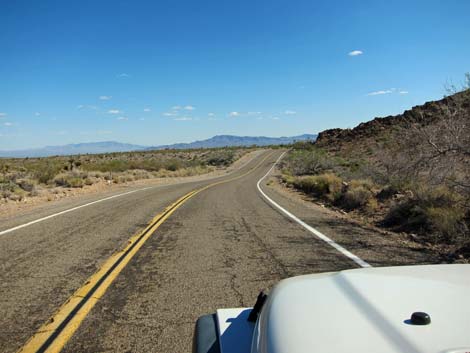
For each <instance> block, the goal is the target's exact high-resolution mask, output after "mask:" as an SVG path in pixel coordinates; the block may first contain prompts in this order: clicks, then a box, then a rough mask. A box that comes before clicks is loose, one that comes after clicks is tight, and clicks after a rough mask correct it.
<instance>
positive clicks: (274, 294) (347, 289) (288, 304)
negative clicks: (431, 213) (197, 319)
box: [223, 265, 470, 353]
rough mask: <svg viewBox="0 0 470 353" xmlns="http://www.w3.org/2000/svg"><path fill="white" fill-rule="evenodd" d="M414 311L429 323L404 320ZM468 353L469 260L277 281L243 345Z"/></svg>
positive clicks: (290, 350) (290, 351)
mask: <svg viewBox="0 0 470 353" xmlns="http://www.w3.org/2000/svg"><path fill="white" fill-rule="evenodd" d="M417 311H422V312H426V313H427V314H429V316H430V317H431V324H429V325H425V326H416V325H411V324H410V323H409V321H408V320H409V319H410V317H411V314H412V313H413V312H417ZM250 336H251V335H250ZM469 351H470V265H431V266H406V267H389V268H370V269H357V270H348V271H342V272H337V273H327V274H319V275H307V276H299V277H294V278H291V279H287V280H284V281H281V282H280V283H279V284H278V285H277V286H276V287H275V288H274V289H273V290H272V291H271V293H270V295H269V299H268V301H267V302H266V304H265V306H264V308H263V310H262V313H261V316H260V319H259V320H258V323H257V325H256V328H255V330H254V334H253V344H252V347H251V352H252V353H307V352H308V353H315V352H319V353H320V352H321V353H326V352H341V353H342V352H348V353H359V352H361V353H364V352H374V353H398V352H400V353H402V352H410V353H417V352H423V353H443V352H459V353H460V352H469ZM246 352H248V350H247V351H246ZM223 353H225V352H224V351H223Z"/></svg>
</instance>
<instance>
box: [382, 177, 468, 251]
mask: <svg viewBox="0 0 470 353" xmlns="http://www.w3.org/2000/svg"><path fill="white" fill-rule="evenodd" d="M461 201H462V200H461V198H460V197H459V195H457V194H455V193H454V192H452V191H451V190H449V189H447V188H445V187H439V188H429V187H426V186H423V185H419V186H418V187H417V188H416V191H415V192H414V193H413V194H410V195H409V196H408V197H406V198H405V199H403V200H402V201H400V202H397V203H395V204H394V205H393V206H392V208H391V209H390V211H389V212H388V213H387V215H386V217H385V219H384V225H385V226H387V227H391V228H394V229H396V230H399V231H407V232H414V233H418V234H421V235H425V236H426V240H428V241H431V242H437V241H445V242H449V243H452V242H455V241H458V240H459V238H462V237H464V232H465V229H464V224H463V223H462V221H463V220H464V217H465V209H464V207H462V204H461Z"/></svg>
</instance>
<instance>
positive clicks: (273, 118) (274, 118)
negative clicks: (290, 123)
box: [271, 116, 281, 120]
mask: <svg viewBox="0 0 470 353" xmlns="http://www.w3.org/2000/svg"><path fill="white" fill-rule="evenodd" d="M271 120H281V119H280V118H278V117H277V116H273V117H272V118H271Z"/></svg>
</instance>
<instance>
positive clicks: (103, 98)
mask: <svg viewBox="0 0 470 353" xmlns="http://www.w3.org/2000/svg"><path fill="white" fill-rule="evenodd" d="M111 98H113V96H99V97H98V99H99V100H100V101H109V100H110V99H111Z"/></svg>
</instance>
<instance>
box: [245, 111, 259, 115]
mask: <svg viewBox="0 0 470 353" xmlns="http://www.w3.org/2000/svg"><path fill="white" fill-rule="evenodd" d="M246 114H247V115H260V114H261V112H248V113H246Z"/></svg>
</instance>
